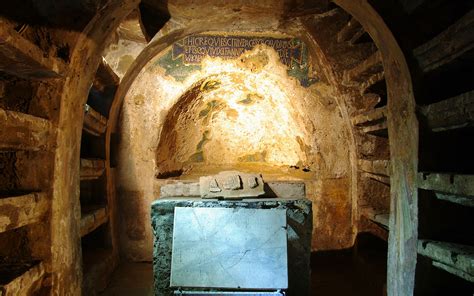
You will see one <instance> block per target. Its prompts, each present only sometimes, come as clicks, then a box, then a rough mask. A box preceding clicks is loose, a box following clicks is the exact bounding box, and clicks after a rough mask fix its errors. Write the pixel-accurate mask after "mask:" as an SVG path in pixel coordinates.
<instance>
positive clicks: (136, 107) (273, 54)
mask: <svg viewBox="0 0 474 296" xmlns="http://www.w3.org/2000/svg"><path fill="white" fill-rule="evenodd" d="M199 38H201V39H199ZM202 38H204V39H202ZM206 38H207V39H206ZM219 38H220V39H219ZM232 38H233V40H234V41H233V42H242V43H244V42H251V41H252V40H255V41H252V42H254V45H252V46H249V48H248V49H246V50H241V51H240V52H241V53H240V54H233V56H228V57H226V56H205V55H203V56H199V55H197V54H196V55H192V54H189V56H186V54H185V52H186V50H192V48H193V47H192V46H189V47H186V44H191V43H192V44H196V42H198V41H200V40H207V42H211V43H212V42H217V41H213V40H218V41H219V42H224V41H226V40H232ZM222 40H224V41H222ZM193 42H194V43H193ZM278 42H279V43H278ZM245 44H247V43H245ZM279 46H280V47H279ZM190 48H191V49H190ZM210 48H211V49H212V47H210ZM311 50H314V49H312V48H310V46H309V45H308V44H307V43H306V42H305V41H303V40H301V39H299V38H296V37H292V36H288V35H281V34H279V33H276V32H268V33H258V34H257V33H252V32H239V33H233V34H232V35H231V36H230V37H228V36H226V35H225V34H224V33H219V32H209V33H203V34H200V35H191V36H188V37H184V38H182V39H181V40H177V41H176V42H175V43H174V44H173V45H172V46H170V47H168V48H165V49H164V50H162V51H160V52H158V53H156V54H155V55H153V56H151V57H149V60H148V62H147V63H146V65H145V66H144V67H143V68H142V69H141V71H140V72H139V73H138V74H137V76H136V79H134V80H133V83H132V84H131V86H130V88H129V90H128V92H127V94H126V96H125V99H124V103H123V107H122V112H121V116H120V119H119V133H120V136H119V138H120V143H119V145H118V149H117V151H118V158H117V181H118V184H119V186H118V196H119V207H120V209H121V211H123V216H122V217H124V222H123V223H122V225H123V226H122V228H121V230H122V231H123V232H122V233H123V235H122V236H121V238H120V239H121V241H122V243H123V244H124V246H125V247H124V250H126V251H124V255H125V256H127V257H128V258H134V259H137V258H140V259H142V260H150V259H151V257H150V256H151V249H150V248H151V246H152V244H151V239H152V237H151V235H150V234H151V231H150V230H149V227H150V226H149V221H148V219H147V217H144V218H141V217H139V218H138V219H137V216H136V215H135V214H134V213H137V212H139V213H148V212H149V209H148V207H147V204H148V203H149V202H151V201H152V200H153V199H155V198H156V196H158V195H159V188H160V186H162V185H164V184H168V183H172V182H176V181H183V180H185V181H188V182H189V181H194V182H195V181H197V180H199V177H200V176H206V175H212V174H216V173H218V172H220V171H225V170H239V171H243V172H253V173H261V174H262V176H263V178H264V180H265V181H275V180H279V181H288V180H292V181H295V180H300V181H302V182H305V184H306V188H307V189H306V190H307V193H308V198H310V199H312V201H313V202H315V203H318V204H320V205H321V207H318V208H317V209H315V217H317V218H314V224H315V227H316V228H317V229H318V232H319V233H320V235H318V236H315V237H314V238H313V239H314V241H313V246H314V248H321V249H330V248H336V249H337V248H347V247H349V246H350V245H352V243H353V239H354V237H353V230H352V229H353V227H355V225H354V224H353V221H351V212H352V200H353V196H352V195H351V194H352V193H351V182H353V181H351V180H352V178H353V176H352V172H351V168H350V163H351V159H350V158H351V151H350V150H351V147H353V145H354V143H353V140H352V138H351V137H352V136H351V131H350V130H349V127H348V126H347V121H346V120H347V119H346V118H345V117H344V113H345V112H347V111H346V110H345V109H344V108H341V106H340V105H339V104H340V101H341V99H342V96H341V95H340V93H339V92H338V89H337V87H335V86H333V85H331V83H329V80H328V78H327V77H326V76H325V74H324V73H325V72H326V71H327V69H324V66H323V65H321V64H320V63H319V61H318V60H317V59H316V56H315V54H314V53H312V52H311ZM191 58H199V61H198V63H197V62H193V61H191V60H187V59H191ZM147 216H148V214H147ZM333 219H335V220H337V221H340V223H337V226H336V228H337V231H334V229H333V227H331V226H329V224H327V223H326V222H324V221H330V220H333ZM333 233H337V235H336V236H334V235H332V234H333ZM137 236H138V237H137ZM137 243H138V244H137Z"/></svg>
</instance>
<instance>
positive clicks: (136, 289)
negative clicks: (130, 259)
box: [100, 263, 153, 296]
mask: <svg viewBox="0 0 474 296" xmlns="http://www.w3.org/2000/svg"><path fill="white" fill-rule="evenodd" d="M100 295H102V296H152V295H153V267H152V264H151V263H126V264H122V265H120V266H119V268H117V270H116V271H115V272H114V274H113V275H112V279H111V281H110V283H109V286H108V287H107V289H106V290H105V291H104V292H103V293H102V294H100Z"/></svg>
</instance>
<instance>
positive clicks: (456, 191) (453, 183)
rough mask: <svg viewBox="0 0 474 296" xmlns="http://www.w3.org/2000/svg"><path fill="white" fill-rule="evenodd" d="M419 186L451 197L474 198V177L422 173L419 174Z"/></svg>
mask: <svg viewBox="0 0 474 296" xmlns="http://www.w3.org/2000/svg"><path fill="white" fill-rule="evenodd" d="M417 185H418V187H419V188H421V189H425V190H433V191H437V192H442V193H446V194H450V195H456V196H474V175H462V174H447V173H429V172H422V173H419V174H418V179H417Z"/></svg>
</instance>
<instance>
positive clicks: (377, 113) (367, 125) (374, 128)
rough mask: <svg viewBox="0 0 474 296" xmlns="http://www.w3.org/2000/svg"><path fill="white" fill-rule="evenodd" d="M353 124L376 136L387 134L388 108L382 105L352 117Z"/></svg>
mask: <svg viewBox="0 0 474 296" xmlns="http://www.w3.org/2000/svg"><path fill="white" fill-rule="evenodd" d="M351 121H352V124H353V125H354V126H356V127H358V128H359V129H360V130H361V131H362V132H363V133H366V134H372V135H376V136H387V108H386V107H380V108H376V109H373V110H369V111H366V112H364V113H362V114H359V115H356V116H354V117H352V119H351Z"/></svg>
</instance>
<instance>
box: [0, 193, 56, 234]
mask: <svg viewBox="0 0 474 296" xmlns="http://www.w3.org/2000/svg"><path fill="white" fill-rule="evenodd" d="M48 209H49V200H48V196H47V195H46V193H44V192H35V193H29V194H24V195H20V196H10V197H4V198H0V233H1V232H5V231H8V230H12V229H16V228H20V227H22V226H25V225H29V224H34V223H38V222H41V221H43V220H44V218H45V215H46V213H47V212H48Z"/></svg>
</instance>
